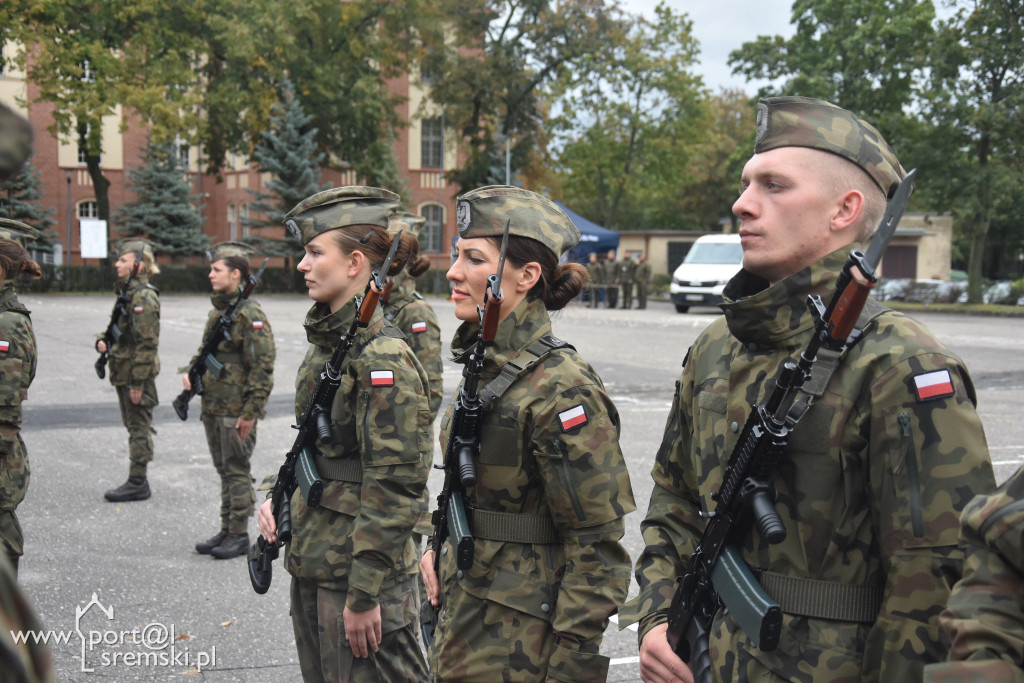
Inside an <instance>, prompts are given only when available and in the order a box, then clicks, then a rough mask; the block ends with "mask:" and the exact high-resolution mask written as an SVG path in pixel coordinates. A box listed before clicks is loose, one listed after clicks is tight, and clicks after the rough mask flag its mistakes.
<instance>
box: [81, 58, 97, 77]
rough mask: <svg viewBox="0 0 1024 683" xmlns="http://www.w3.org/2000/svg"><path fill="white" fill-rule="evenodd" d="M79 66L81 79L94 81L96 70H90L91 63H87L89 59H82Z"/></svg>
mask: <svg viewBox="0 0 1024 683" xmlns="http://www.w3.org/2000/svg"><path fill="white" fill-rule="evenodd" d="M80 66H81V67H82V81H83V82H85V83H95V82H96V72H94V71H93V70H92V65H91V64H89V60H88V59H86V60H83V61H82V63H81V65H80Z"/></svg>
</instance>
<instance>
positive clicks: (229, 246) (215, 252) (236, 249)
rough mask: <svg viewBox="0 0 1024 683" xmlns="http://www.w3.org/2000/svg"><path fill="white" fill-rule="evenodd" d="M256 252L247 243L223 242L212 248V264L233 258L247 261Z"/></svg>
mask: <svg viewBox="0 0 1024 683" xmlns="http://www.w3.org/2000/svg"><path fill="white" fill-rule="evenodd" d="M254 251H255V249H253V248H252V246H251V245H249V244H246V243H245V242H221V243H220V244H215V245H213V246H212V247H211V248H210V263H213V262H214V261H219V260H221V259H225V258H231V257H233V256H237V257H239V258H243V259H247V258H249V257H250V256H252V254H253V252H254Z"/></svg>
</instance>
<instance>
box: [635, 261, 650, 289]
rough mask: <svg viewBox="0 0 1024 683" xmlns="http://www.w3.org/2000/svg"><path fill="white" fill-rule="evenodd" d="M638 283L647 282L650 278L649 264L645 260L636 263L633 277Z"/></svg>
mask: <svg viewBox="0 0 1024 683" xmlns="http://www.w3.org/2000/svg"><path fill="white" fill-rule="evenodd" d="M633 279H634V280H635V281H636V282H637V283H638V284H639V283H645V284H646V283H647V281H648V280H650V279H651V264H650V263H648V262H647V261H644V262H643V263H638V264H636V274H635V276H634V278H633Z"/></svg>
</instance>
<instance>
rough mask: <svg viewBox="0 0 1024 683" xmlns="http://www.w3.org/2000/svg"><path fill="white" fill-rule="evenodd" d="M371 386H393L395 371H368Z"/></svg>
mask: <svg viewBox="0 0 1024 683" xmlns="http://www.w3.org/2000/svg"><path fill="white" fill-rule="evenodd" d="M370 386H371V387H393V386H395V373H394V372H392V371H391V370H372V371H370Z"/></svg>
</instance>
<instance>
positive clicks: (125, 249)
mask: <svg viewBox="0 0 1024 683" xmlns="http://www.w3.org/2000/svg"><path fill="white" fill-rule="evenodd" d="M140 251H141V252H142V253H143V255H146V254H148V255H149V256H150V257H153V256H154V253H153V243H152V242H150V241H149V240H147V239H143V238H141V237H129V238H127V239H123V240H121V241H120V242H118V243H117V257H118V258H121V257H122V256H124V255H125V254H128V253H131V254H137V253H139V252H140Z"/></svg>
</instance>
